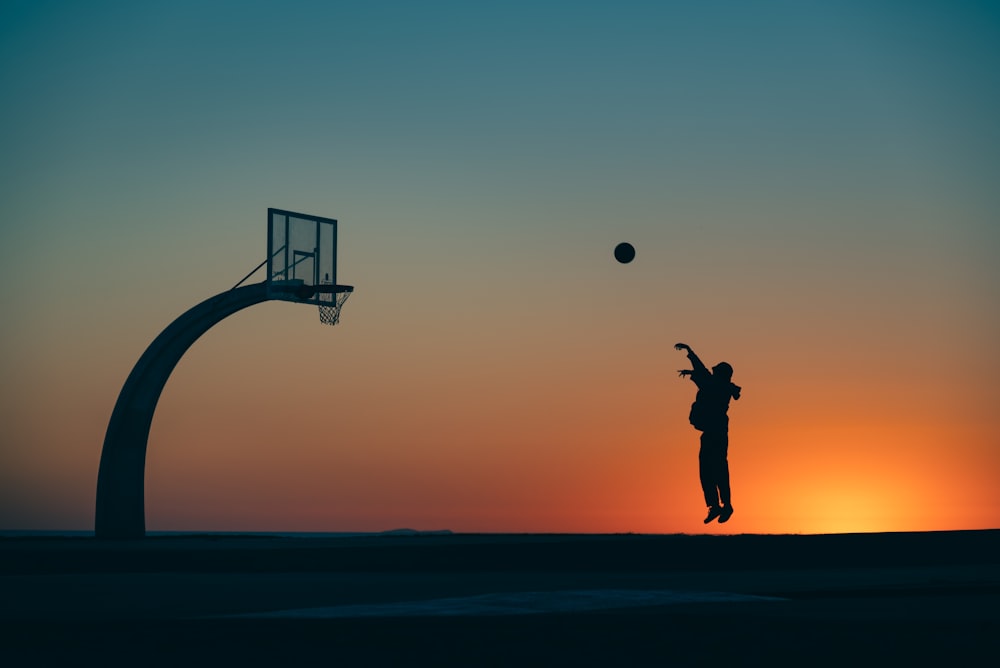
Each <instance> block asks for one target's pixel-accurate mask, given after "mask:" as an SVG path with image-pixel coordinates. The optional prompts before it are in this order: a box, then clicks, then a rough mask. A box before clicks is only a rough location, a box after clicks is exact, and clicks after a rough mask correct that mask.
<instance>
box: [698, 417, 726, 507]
mask: <svg viewBox="0 0 1000 668" xmlns="http://www.w3.org/2000/svg"><path fill="white" fill-rule="evenodd" d="M698 472H699V474H700V475H701V489H702V491H703V492H704V493H705V505H707V506H718V505H719V501H722V505H725V506H729V505H732V501H731V499H730V491H729V431H728V430H724V429H723V430H709V431H704V432H702V434H701V450H700V451H699V452H698Z"/></svg>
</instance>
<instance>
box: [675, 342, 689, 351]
mask: <svg viewBox="0 0 1000 668" xmlns="http://www.w3.org/2000/svg"><path fill="white" fill-rule="evenodd" d="M674 350H691V346H689V345H688V344H686V343H675V344H674Z"/></svg>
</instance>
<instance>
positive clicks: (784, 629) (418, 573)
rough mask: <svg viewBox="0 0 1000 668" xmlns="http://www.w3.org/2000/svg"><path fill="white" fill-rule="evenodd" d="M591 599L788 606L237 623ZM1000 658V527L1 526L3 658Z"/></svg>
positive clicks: (189, 661) (21, 661)
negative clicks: (361, 531) (338, 529)
mask: <svg viewBox="0 0 1000 668" xmlns="http://www.w3.org/2000/svg"><path fill="white" fill-rule="evenodd" d="M573 591H585V592H604V591H616V592H617V591H626V592H633V593H634V592H636V591H639V592H649V591H671V592H678V593H680V594H685V593H688V594H690V593H697V592H726V593H731V594H752V595H757V596H767V597H775V598H777V599H781V600H762V601H750V602H747V601H739V602H681V603H665V604H657V605H646V606H642V607H621V608H610V609H609V608H605V609H597V610H594V609H588V610H578V611H569V612H567V611H562V612H541V613H536V614H502V615H496V614H484V613H482V612H475V611H473V612H470V613H467V614H464V615H458V616H440V615H430V614H422V615H415V616H398V615H397V616H393V613H386V612H384V611H383V612H378V611H376V612H374V613H371V612H370V613H369V614H370V615H373V616H346V617H339V618H317V619H282V618H270V619H269V618H245V617H234V616H229V615H238V614H245V613H259V612H266V611H274V610H290V609H303V608H327V607H330V606H344V605H361V604H369V605H378V604H386V603H393V602H397V603H398V602H414V601H428V600H435V599H444V598H449V599H454V598H465V597H475V596H480V595H486V594H489V595H497V596H501V597H502V596H503V595H504V594H505V593H523V592H548V594H544V595H543V594H533V596H535V597H536V599H538V600H543V601H544V600H545V597H546V596H550V597H558V595H559V592H573ZM467 600H475V599H467ZM351 614H353V613H351ZM998 650H1000V531H962V532H939V533H896V534H847V535H828V536H758V535H742V536H707V535H706V536H685V535H670V536H647V535H415V536H368V537H350V538H282V537H267V536H234V535H224V536H212V535H205V534H201V535H193V536H171V537H153V538H147V539H145V540H141V541H98V540H95V539H93V538H43V537H34V538H0V665H2V666H15V665H35V666H38V665H70V664H76V663H81V664H82V663H87V664H97V665H102V664H103V665H213V664H215V665H334V664H340V665H351V666H354V665H463V666H483V665H518V666H521V665H615V666H632V665H724V664H726V665H777V664H778V662H780V663H781V664H785V665H790V664H791V662H797V663H799V664H800V665H809V666H813V665H849V666H866V665H900V664H901V663H902V662H903V661H906V662H907V663H908V665H939V664H941V665H956V664H958V663H959V662H963V661H969V662H970V663H971V662H975V663H976V664H978V665H992V664H994V663H995V662H996V661H997V654H998ZM984 662H985V663H984Z"/></svg>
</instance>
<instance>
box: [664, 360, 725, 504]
mask: <svg viewBox="0 0 1000 668" xmlns="http://www.w3.org/2000/svg"><path fill="white" fill-rule="evenodd" d="M674 348H676V349H677V350H686V351H687V356H688V359H689V360H691V365H692V366H693V367H694V368H693V369H683V370H681V372H680V375H681V377H682V378H683V377H684V376H690V377H691V380H693V381H694V384H695V385H697V386H698V394H697V395H696V396H695V399H694V403H693V404H691V414H690V416H689V418H688V419H689V420H690V421H691V424H692V425H693V426H694V428H695V429H697V430H698V431H700V432H701V450H700V451H699V452H698V469H699V474H700V475H701V489H702V491H703V492H704V493H705V505H707V506H708V517H706V518H705V524H708V523H709V522H711V521H712V520H714V519H715V518H717V517H718V518H719V522H728V521H729V518H730V517H732V516H733V502H732V498H731V493H730V490H729V414H728V412H729V399H730V397H731V398H733V399H739V398H740V389H741V388H740V387H739V386H738V385H734V384H733V382H732V378H733V367H731V366H730V365H729V364H727V363H725V362H719V363H718V364H716V365H715V366H714V367H712V370H711V371H709V370H708V369H707V368H706V367H705V365H704V364H703V363H702V361H701V360H700V359H698V356H697V355H695V354H694V351H693V350H691V346H689V345H687V344H685V343H678V344H677V345H675V346H674Z"/></svg>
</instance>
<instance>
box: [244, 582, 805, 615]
mask: <svg viewBox="0 0 1000 668" xmlns="http://www.w3.org/2000/svg"><path fill="white" fill-rule="evenodd" d="M784 600H787V599H782V598H775V597H771V596H751V595H748V594H732V593H727V592H702V591H672V590H648V589H584V590H575V591H528V592H511V593H494V594H480V595H478V596H463V597H460V598H436V599H430V600H424V601H399V602H394V603H365V604H353V605H335V606H330V607H323V608H299V609H294V610H271V611H267V612H255V613H248V614H241V615H226V617H228V618H241V619H250V618H252V619H333V618H347V617H454V616H490V615H533V614H544V613H566V612H585V611H590V610H610V609H619V608H638V607H647V606H657V605H676V604H679V603H739V602H760V601H784Z"/></svg>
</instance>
